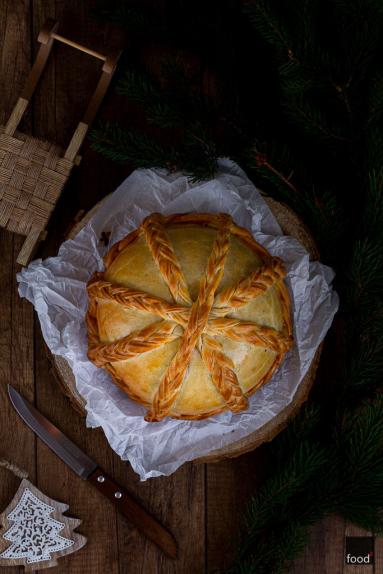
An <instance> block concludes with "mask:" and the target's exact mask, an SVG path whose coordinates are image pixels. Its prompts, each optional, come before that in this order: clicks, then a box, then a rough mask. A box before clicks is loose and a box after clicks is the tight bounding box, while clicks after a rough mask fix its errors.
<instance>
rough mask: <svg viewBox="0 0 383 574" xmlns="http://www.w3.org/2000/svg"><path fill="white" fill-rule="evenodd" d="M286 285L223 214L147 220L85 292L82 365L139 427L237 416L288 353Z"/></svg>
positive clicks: (277, 263) (276, 263)
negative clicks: (98, 373) (106, 380)
mask: <svg viewBox="0 0 383 574" xmlns="http://www.w3.org/2000/svg"><path fill="white" fill-rule="evenodd" d="M284 276H285V269H284V266H283V263H282V261H281V260H280V259H279V258H277V257H272V256H271V255H270V253H269V252H268V251H267V250H266V249H264V248H263V247H262V246H261V245H259V244H258V243H257V242H256V241H255V239H254V238H253V237H252V235H251V234H250V233H249V231H247V230H246V229H243V228H242V227H239V226H238V225H236V224H235V223H234V222H233V220H232V219H231V217H230V216H229V215H227V214H225V213H219V214H206V213H186V214H178V215H169V216H162V215H160V214H158V213H154V214H152V215H150V216H149V217H147V218H146V219H145V220H144V221H143V223H142V224H141V226H140V227H139V228H138V229H136V230H135V231H133V232H132V233H130V234H129V235H127V236H126V237H125V238H124V239H122V240H121V241H119V242H118V243H116V244H115V245H113V247H112V248H111V249H110V251H109V253H108V254H107V255H106V257H105V272H103V273H95V274H94V275H93V277H92V278H91V280H90V281H89V283H88V295H89V307H88V313H87V327H88V342H89V349H88V356H89V358H90V360H91V361H93V363H94V364H95V365H97V366H98V367H104V368H105V369H107V370H108V371H109V373H110V374H111V375H112V377H113V379H114V381H115V382H116V383H117V384H118V385H119V386H120V387H121V388H122V389H123V390H124V391H126V393H127V394H128V395H129V397H131V399H133V400H135V401H137V402H139V403H141V404H142V405H145V406H146V407H147V409H148V412H147V414H146V417H145V419H146V420H147V421H159V420H161V419H163V418H164V417H167V416H170V417H174V418H179V419H202V418H205V417H209V416H211V415H214V414H217V413H220V412H222V411H225V410H227V409H230V410H231V411H233V412H239V411H243V410H245V409H246V408H247V407H248V399H247V397H248V396H249V395H251V394H252V393H254V392H255V391H256V390H257V389H259V388H260V387H261V386H262V385H264V384H265V383H266V382H267V381H268V380H269V379H270V378H271V376H272V374H273V373H274V371H275V370H276V369H277V368H278V366H279V365H280V363H281V361H282V359H283V357H284V356H285V353H286V352H287V350H288V349H289V348H290V347H291V344H292V325H291V318H290V299H289V294H288V291H287V287H286V285H285V283H284Z"/></svg>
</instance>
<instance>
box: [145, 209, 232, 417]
mask: <svg viewBox="0 0 383 574" xmlns="http://www.w3.org/2000/svg"><path fill="white" fill-rule="evenodd" d="M220 222H221V225H220V228H219V231H218V235H217V237H216V239H215V241H214V244H213V249H212V252H211V254H210V256H209V259H208V262H207V267H206V271H205V273H204V275H203V276H202V278H201V283H200V287H199V292H198V297H197V300H196V301H195V302H194V303H193V306H192V310H191V313H190V319H189V322H188V325H187V327H186V329H185V332H184V335H183V338H182V342H181V346H180V348H179V349H178V351H177V353H176V354H175V355H174V357H173V359H172V361H171V363H170V365H169V367H168V369H167V371H166V373H165V375H164V376H163V378H162V380H161V382H160V384H159V387H158V389H157V392H156V394H155V395H154V398H153V403H152V408H151V410H150V411H148V413H147V414H146V416H145V420H147V421H151V422H154V421H160V420H162V419H163V418H164V417H166V416H167V414H168V413H169V411H170V409H171V407H172V405H173V403H174V401H175V399H176V397H177V395H178V392H179V391H180V389H181V385H182V382H183V380H184V376H185V373H186V370H187V368H188V365H189V362H190V359H191V355H192V352H193V350H194V348H195V346H196V344H197V341H198V339H199V337H200V335H201V333H202V332H203V330H204V328H205V325H206V323H207V321H208V319H209V314H210V310H211V307H212V305H213V303H214V293H215V290H216V289H217V287H218V285H219V283H220V282H221V279H222V276H223V272H224V268H225V260H226V256H227V252H228V250H229V236H230V227H231V218H230V217H229V216H227V215H226V214H222V215H221V218H220Z"/></svg>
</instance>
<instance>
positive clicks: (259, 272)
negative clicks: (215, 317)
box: [214, 257, 286, 314]
mask: <svg viewBox="0 0 383 574" xmlns="http://www.w3.org/2000/svg"><path fill="white" fill-rule="evenodd" d="M285 275H286V270H285V267H284V265H283V262H282V261H281V259H279V257H273V259H272V260H271V265H270V266H268V265H261V267H259V268H258V269H255V270H254V271H253V272H252V273H250V275H249V276H248V277H246V278H245V279H241V281H239V282H238V283H237V284H236V285H233V286H232V287H228V288H227V289H225V290H224V291H222V292H221V293H219V294H218V295H217V297H216V300H215V302H214V313H215V314H226V313H228V312H230V311H231V310H232V308H233V307H242V306H243V305H246V304H247V303H249V301H251V300H252V299H255V298H256V297H257V296H258V295H260V294H262V293H264V292H265V291H266V290H267V289H268V288H269V287H270V286H271V285H272V284H273V283H275V282H276V281H279V280H280V279H283V278H284V277H285Z"/></svg>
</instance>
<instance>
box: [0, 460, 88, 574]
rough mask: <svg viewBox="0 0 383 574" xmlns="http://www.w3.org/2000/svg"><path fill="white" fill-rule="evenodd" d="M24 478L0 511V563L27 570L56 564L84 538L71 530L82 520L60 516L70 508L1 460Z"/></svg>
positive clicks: (77, 548) (2, 463)
mask: <svg viewBox="0 0 383 574" xmlns="http://www.w3.org/2000/svg"><path fill="white" fill-rule="evenodd" d="M0 466H5V467H6V468H8V469H9V470H11V471H12V472H13V473H14V474H15V475H16V476H18V477H20V478H21V477H22V476H24V478H23V479H22V481H21V484H20V486H19V488H18V490H17V492H16V494H15V496H14V498H13V500H12V502H11V503H10V504H9V505H8V507H7V508H6V509H5V510H4V512H2V514H0V526H1V530H0V566H24V567H25V570H26V571H31V570H41V569H43V568H50V567H52V566H57V558H59V557H61V556H66V555H67V554H72V553H73V552H76V550H79V549H80V548H82V547H83V546H84V545H85V544H86V542H87V540H86V538H85V537H84V536H81V535H80V534H77V533H76V532H73V531H74V529H75V528H77V527H78V526H79V525H80V524H81V520H77V519H74V518H69V517H67V516H63V513H64V512H66V511H67V510H68V508H69V506H68V505H67V504H63V503H61V502H57V501H56V500H53V499H52V498H49V497H48V496H46V495H45V494H43V493H42V492H41V491H40V490H38V488H36V487H35V486H34V485H33V484H32V483H31V482H30V481H29V480H27V478H25V473H23V471H20V470H19V469H18V468H17V467H15V466H14V465H12V464H10V463H8V462H7V461H4V460H0Z"/></svg>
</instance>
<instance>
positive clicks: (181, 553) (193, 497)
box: [114, 457, 205, 574]
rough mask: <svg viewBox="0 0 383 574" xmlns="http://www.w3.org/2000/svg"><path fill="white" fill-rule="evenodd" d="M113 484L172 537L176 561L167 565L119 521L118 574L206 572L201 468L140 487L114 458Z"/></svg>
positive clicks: (184, 470) (186, 467) (187, 468)
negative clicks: (132, 497) (132, 496)
mask: <svg viewBox="0 0 383 574" xmlns="http://www.w3.org/2000/svg"><path fill="white" fill-rule="evenodd" d="M114 470H115V479H116V480H118V481H119V482H121V484H124V485H126V487H127V488H128V489H129V490H130V491H131V492H133V493H134V494H135V496H136V497H137V499H139V500H140V501H141V502H142V503H143V505H144V506H145V507H146V508H148V509H149V510H150V511H151V512H152V513H153V514H154V516H156V517H157V518H158V519H159V520H160V521H161V522H162V523H163V524H164V525H165V526H166V527H167V528H169V530H170V531H171V532H172V533H173V535H174V536H175V538H176V540H177V544H178V558H177V560H171V559H169V558H167V557H166V556H164V555H163V554H162V553H161V552H160V551H159V550H157V548H156V547H155V546H154V545H153V544H151V543H150V542H148V541H147V540H145V539H144V538H143V537H142V536H141V535H140V534H139V533H138V532H137V530H135V529H133V528H132V527H130V526H129V524H128V523H127V522H126V521H125V520H124V519H122V518H121V517H118V543H119V556H120V574H146V573H147V572H148V573H149V572H150V573H153V574H157V573H161V574H183V573H185V574H201V573H202V572H204V571H205V472H204V465H195V464H186V465H184V466H183V467H181V468H180V469H179V470H178V471H177V472H175V473H174V474H172V475H171V476H169V477H159V478H152V479H149V480H147V481H145V482H140V480H139V478H138V476H137V475H136V474H135V473H134V472H133V470H132V469H131V467H129V466H128V464H127V463H123V462H121V460H119V459H118V457H115V458H114Z"/></svg>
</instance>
